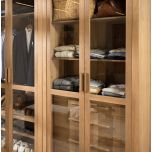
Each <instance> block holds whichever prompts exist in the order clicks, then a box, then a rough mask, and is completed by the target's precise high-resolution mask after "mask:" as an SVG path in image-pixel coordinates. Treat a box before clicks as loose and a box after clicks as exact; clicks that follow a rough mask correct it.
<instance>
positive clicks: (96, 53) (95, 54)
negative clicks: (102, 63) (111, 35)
mask: <svg viewBox="0 0 152 152" xmlns="http://www.w3.org/2000/svg"><path fill="white" fill-rule="evenodd" d="M90 57H91V58H93V59H104V58H105V57H106V51H105V50H100V49H92V50H91V54H90Z"/></svg>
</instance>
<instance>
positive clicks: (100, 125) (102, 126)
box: [90, 122, 112, 129]
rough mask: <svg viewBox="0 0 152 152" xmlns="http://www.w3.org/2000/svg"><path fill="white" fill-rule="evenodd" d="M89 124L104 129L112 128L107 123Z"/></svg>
mask: <svg viewBox="0 0 152 152" xmlns="http://www.w3.org/2000/svg"><path fill="white" fill-rule="evenodd" d="M90 125H92V126H97V127H101V128H106V129H112V128H111V127H110V126H108V125H102V124H99V123H94V122H91V123H90Z"/></svg>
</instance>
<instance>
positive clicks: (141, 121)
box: [132, 0, 151, 152]
mask: <svg viewBox="0 0 152 152" xmlns="http://www.w3.org/2000/svg"><path fill="white" fill-rule="evenodd" d="M150 4H151V2H150V0H144V1H142V0H133V29H132V152H143V151H144V152H150V148H151V146H150V111H151V109H150V105H151V99H150V98H151V93H150V91H151V86H150V83H151V78H150V76H151V69H150V67H151V65H150V63H151V58H150V57H151V48H150V46H151V44H150V43H151V42H150V39H151V37H150V31H151V28H150V21H151V18H150V16H151V15H150V11H151V8H150V7H151V5H150Z"/></svg>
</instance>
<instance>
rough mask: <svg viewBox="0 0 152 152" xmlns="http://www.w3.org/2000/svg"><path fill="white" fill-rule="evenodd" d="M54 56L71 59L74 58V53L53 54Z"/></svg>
mask: <svg viewBox="0 0 152 152" xmlns="http://www.w3.org/2000/svg"><path fill="white" fill-rule="evenodd" d="M54 55H55V57H57V58H73V57H74V51H61V52H55V54H54Z"/></svg>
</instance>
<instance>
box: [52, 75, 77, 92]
mask: <svg viewBox="0 0 152 152" xmlns="http://www.w3.org/2000/svg"><path fill="white" fill-rule="evenodd" d="M53 88H54V89H59V90H66V91H74V92H78V91H79V77H77V76H72V77H65V78H60V79H56V80H55V81H54V82H53Z"/></svg>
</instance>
